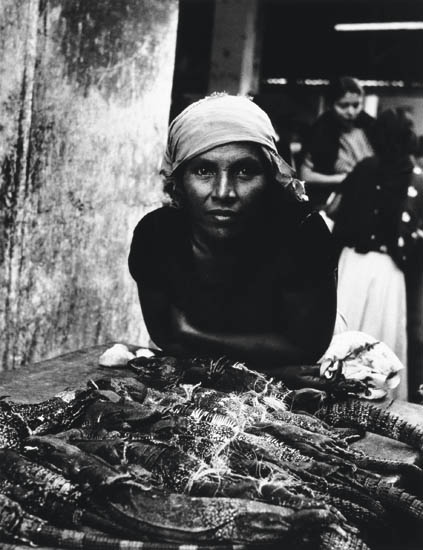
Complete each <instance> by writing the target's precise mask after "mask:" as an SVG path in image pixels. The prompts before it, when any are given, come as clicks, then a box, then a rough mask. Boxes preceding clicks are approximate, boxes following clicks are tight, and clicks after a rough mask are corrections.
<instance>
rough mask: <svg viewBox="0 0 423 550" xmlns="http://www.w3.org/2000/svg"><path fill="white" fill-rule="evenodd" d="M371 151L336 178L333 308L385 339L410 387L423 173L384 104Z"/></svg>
mask: <svg viewBox="0 0 423 550" xmlns="http://www.w3.org/2000/svg"><path fill="white" fill-rule="evenodd" d="M373 143H374V148H375V155H374V156H372V157H370V158H366V159H364V160H362V161H361V162H360V163H358V164H357V166H356V167H355V169H354V170H353V172H352V173H351V174H350V175H349V176H348V178H347V179H346V180H345V181H344V183H343V184H342V201H341V205H340V208H339V211H338V214H337V217H336V221H335V227H334V237H335V241H336V243H337V246H338V247H339V250H341V251H342V252H341V255H340V259H339V269H338V272H339V280H338V308H339V309H340V311H341V312H342V313H343V315H344V316H345V317H346V319H347V323H348V328H349V330H360V331H362V332H366V333H368V334H370V335H372V336H374V337H375V338H378V339H379V340H382V341H383V342H385V343H386V344H387V345H388V346H389V347H390V348H391V349H392V350H393V351H394V352H395V353H396V355H397V356H398V357H399V359H400V360H401V361H402V362H403V364H404V365H407V331H408V369H407V373H408V378H409V383H408V388H409V392H407V385H406V383H405V378H406V377H404V383H402V384H401V386H400V391H399V395H398V397H401V398H406V397H407V393H408V395H409V397H410V399H412V400H414V399H416V398H417V390H418V386H419V385H420V384H422V383H423V265H422V264H423V175H422V174H416V173H415V171H414V163H413V161H412V156H411V155H412V153H413V152H414V150H415V145H416V135H415V133H414V131H413V122H412V120H411V119H410V116H409V115H408V114H407V113H406V112H405V111H403V110H401V109H389V110H387V111H384V112H383V113H382V114H381V115H380V116H379V118H378V120H377V122H376V125H375V128H374V141H373Z"/></svg>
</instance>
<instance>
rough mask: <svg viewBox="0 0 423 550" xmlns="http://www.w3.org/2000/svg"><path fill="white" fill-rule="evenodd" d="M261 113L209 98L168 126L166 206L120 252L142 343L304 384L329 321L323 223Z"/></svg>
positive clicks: (238, 100) (328, 239)
mask: <svg viewBox="0 0 423 550" xmlns="http://www.w3.org/2000/svg"><path fill="white" fill-rule="evenodd" d="M275 140H276V135H275V131H274V129H273V126H272V124H271V122H270V120H269V117H268V116H267V114H266V113H265V112H264V111H263V110H262V109H260V108H259V107H258V106H257V105H256V104H254V103H253V102H252V101H251V100H249V99H247V98H245V97H238V96H230V95H226V94H218V95H213V96H210V97H207V98H205V99H203V100H200V101H198V102H196V103H194V104H192V105H190V106H189V107H187V108H186V109H185V110H184V111H183V112H182V113H181V114H180V115H179V116H178V117H176V119H175V120H174V121H173V122H172V124H171V126H170V129H169V138H168V146H167V151H166V155H165V158H164V162H163V169H162V174H163V175H164V176H165V191H166V192H167V193H168V195H169V197H170V199H171V203H170V205H166V206H164V207H162V208H159V209H157V210H155V211H153V212H151V213H149V214H147V215H146V216H144V218H142V219H141V221H140V222H139V223H138V225H137V227H136V228H135V231H134V236H133V240H132V244H131V250H130V254H129V268H130V272H131V274H132V276H133V278H134V279H135V281H136V283H137V285H138V292H139V298H140V303H141V308H142V312H143V316H144V320H145V323H146V326H147V329H148V331H149V333H150V336H151V338H152V340H153V341H154V342H155V343H156V344H157V345H158V346H159V347H160V348H161V349H162V350H163V351H164V352H165V353H168V354H170V355H202V356H215V357H216V356H221V355H227V356H229V357H231V358H233V359H235V360H240V361H247V362H248V363H249V365H253V366H254V368H256V369H257V370H261V371H264V372H268V373H270V374H272V375H273V376H277V377H279V378H281V379H283V380H284V381H285V382H287V383H288V384H289V385H290V386H291V387H295V386H301V385H303V386H304V385H306V386H310V385H313V383H314V382H318V379H319V367H316V366H311V367H307V366H306V365H313V364H315V363H316V361H317V360H318V359H319V357H320V356H321V355H322V354H323V352H324V351H325V350H326V348H327V346H328V344H329V342H330V340H331V337H332V333H333V329H334V323H335V315H336V278H335V268H336V260H335V256H334V248H333V241H332V236H331V234H330V232H329V231H328V229H327V227H326V225H325V223H324V221H323V220H322V218H321V216H320V215H319V214H318V213H313V212H312V211H311V209H310V207H309V204H308V202H307V201H306V196H305V193H304V189H303V187H302V184H301V182H299V181H298V180H296V179H295V178H294V177H293V176H294V173H293V170H292V168H291V167H290V166H289V165H288V164H287V163H286V162H285V161H284V160H283V159H282V157H280V155H279V154H278V152H277V149H276V141H275Z"/></svg>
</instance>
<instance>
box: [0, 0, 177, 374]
mask: <svg viewBox="0 0 423 550" xmlns="http://www.w3.org/2000/svg"><path fill="white" fill-rule="evenodd" d="M0 20H1V21H2V24H3V27H4V28H3V29H2V32H1V33H0V81H1V86H0V334H1V338H0V370H2V368H3V369H14V368H18V367H21V366H24V365H25V364H27V363H30V362H33V361H36V360H40V359H45V358H47V357H49V356H52V355H57V354H59V353H63V352H66V351H70V350H74V349H77V348H80V347H83V346H89V345H94V344H97V343H102V342H108V341H111V340H126V341H129V342H135V343H138V344H146V343H147V341H148V340H147V333H146V329H145V326H144V324H143V321H142V316H141V310H140V306H139V302H138V296H137V291H136V285H135V283H134V281H132V279H131V277H130V275H129V272H128V267H127V257H128V252H129V245H130V242H131V238H132V232H133V230H134V227H135V225H136V223H137V221H138V220H139V219H140V218H141V217H142V216H143V215H144V214H145V213H146V212H147V211H148V210H151V209H152V208H154V207H156V206H158V205H160V201H161V198H162V195H161V187H162V182H161V178H160V177H159V175H158V171H159V167H160V163H161V157H162V154H163V151H164V148H165V144H166V134H167V124H168V115H169V108H170V97H171V87H172V77H173V68H174V57H175V44H176V29H177V21H178V0H121V1H119V2H115V0H90V1H89V2H88V1H85V0H73V1H72V2H68V1H67V0H44V1H43V2H38V0H2V1H1V2H0Z"/></svg>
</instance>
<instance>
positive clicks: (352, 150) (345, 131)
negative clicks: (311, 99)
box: [301, 76, 374, 216]
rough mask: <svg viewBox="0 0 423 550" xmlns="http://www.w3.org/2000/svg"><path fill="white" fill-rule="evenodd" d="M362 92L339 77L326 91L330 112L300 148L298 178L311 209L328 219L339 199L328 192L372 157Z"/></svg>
mask: <svg viewBox="0 0 423 550" xmlns="http://www.w3.org/2000/svg"><path fill="white" fill-rule="evenodd" d="M363 100H364V91H363V88H362V87H361V86H360V84H359V82H358V81H357V80H356V79H355V78H351V77H347V76H344V77H341V78H339V79H337V80H334V81H333V82H332V83H331V85H330V88H329V101H330V104H331V108H330V109H329V110H328V111H326V112H325V113H323V115H321V116H320V117H319V118H318V119H317V121H316V122H315V124H314V126H313V127H312V128H311V133H310V136H309V139H308V142H307V143H306V144H305V147H304V153H305V157H304V162H303V164H302V166H301V177H302V178H303V179H304V180H305V181H306V182H307V192H308V194H309V195H310V198H311V202H312V204H313V206H314V207H315V208H317V209H320V208H323V209H324V210H325V211H326V212H327V214H328V215H329V216H332V215H333V214H334V212H335V210H336V208H337V206H338V203H339V199H340V197H338V198H336V194H332V192H336V191H339V186H340V184H341V183H342V182H343V180H344V179H345V177H346V176H347V174H349V173H350V172H351V171H352V170H353V168H354V167H355V165H356V164H357V162H359V161H360V160H362V159H363V158H366V157H369V156H371V155H372V154H373V149H372V146H371V132H372V127H373V124H374V119H373V118H372V117H371V116H370V115H368V114H367V113H365V112H364V111H363Z"/></svg>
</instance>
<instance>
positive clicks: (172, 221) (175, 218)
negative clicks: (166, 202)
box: [134, 206, 183, 239]
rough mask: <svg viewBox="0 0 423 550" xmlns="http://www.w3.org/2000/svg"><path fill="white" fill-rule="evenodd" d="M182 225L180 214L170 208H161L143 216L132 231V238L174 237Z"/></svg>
mask: <svg viewBox="0 0 423 550" xmlns="http://www.w3.org/2000/svg"><path fill="white" fill-rule="evenodd" d="M182 225H183V219H182V216H181V212H180V211H179V210H177V209H176V208H172V207H170V206H162V207H160V208H157V209H156V210H152V211H151V212H148V213H147V214H145V215H144V216H143V217H142V218H141V219H140V221H139V222H138V224H137V225H136V227H135V230H134V236H136V237H143V238H148V239H160V238H163V237H169V236H170V235H174V234H175V231H177V230H178V228H181V227H182Z"/></svg>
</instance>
